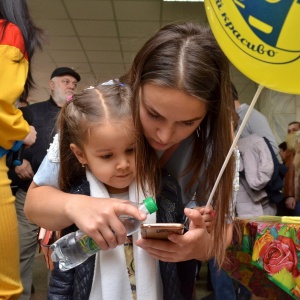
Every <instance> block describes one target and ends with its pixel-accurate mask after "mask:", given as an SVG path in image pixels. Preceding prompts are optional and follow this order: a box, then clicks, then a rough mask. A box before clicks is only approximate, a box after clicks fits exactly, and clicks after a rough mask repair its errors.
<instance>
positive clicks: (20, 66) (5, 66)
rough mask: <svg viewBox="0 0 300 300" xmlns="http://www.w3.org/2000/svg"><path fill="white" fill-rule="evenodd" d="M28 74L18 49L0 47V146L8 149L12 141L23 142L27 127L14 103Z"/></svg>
mask: <svg viewBox="0 0 300 300" xmlns="http://www.w3.org/2000/svg"><path fill="white" fill-rule="evenodd" d="M27 74H28V61H27V60H26V59H25V57H24V55H23V54H22V53H21V51H20V49H18V48H16V47H13V46H9V45H0V146H1V147H3V148H4V149H10V148H11V147H12V146H13V143H14V141H21V140H23V139H24V138H25V137H26V136H27V134H28V133H29V125H28V123H27V122H26V121H25V120H24V119H23V117H22V112H21V111H20V110H19V109H17V108H16V105H15V103H16V101H17V99H18V97H19V96H20V95H21V94H22V92H23V90H24V84H25V81H26V78H27Z"/></svg>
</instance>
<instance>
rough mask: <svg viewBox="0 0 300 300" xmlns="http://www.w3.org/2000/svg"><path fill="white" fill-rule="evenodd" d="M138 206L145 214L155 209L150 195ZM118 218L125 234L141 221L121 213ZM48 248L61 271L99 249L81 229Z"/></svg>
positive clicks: (136, 228) (138, 226)
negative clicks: (124, 229)
mask: <svg viewBox="0 0 300 300" xmlns="http://www.w3.org/2000/svg"><path fill="white" fill-rule="evenodd" d="M132 204H133V205H135V204H134V203H132ZM138 208H139V210H141V211H142V212H144V213H145V214H152V213H154V212H156V211H157V206H156V203H155V202H154V200H153V198H152V197H149V198H146V199H144V201H143V204H141V205H140V206H139V207H138ZM119 218H120V220H121V221H122V223H123V224H124V226H125V228H126V231H127V236H129V235H132V234H133V233H134V232H136V231H137V230H139V228H140V224H141V222H140V221H138V220H137V219H135V218H133V217H131V216H129V215H121V216H119ZM50 248H51V249H52V250H53V252H52V254H51V258H52V260H53V261H54V262H59V268H60V270H61V271H67V270H70V269H72V268H74V267H76V266H78V265H80V264H82V263H83V262H84V261H86V260H87V259H88V258H89V257H90V256H92V255H94V254H95V253H96V252H98V251H99V250H100V248H99V246H98V245H97V244H96V243H95V242H94V240H93V239H92V238H90V237H89V236H87V235H86V234H85V233H83V232H82V231H81V230H77V231H76V232H71V233H69V234H67V235H65V236H63V237H61V238H60V239H59V240H57V241H56V242H55V243H53V244H52V245H51V246H50Z"/></svg>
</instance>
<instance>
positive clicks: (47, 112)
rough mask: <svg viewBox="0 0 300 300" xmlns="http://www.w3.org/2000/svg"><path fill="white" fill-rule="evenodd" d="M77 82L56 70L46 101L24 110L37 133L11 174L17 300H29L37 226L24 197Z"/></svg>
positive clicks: (69, 73)
mask: <svg viewBox="0 0 300 300" xmlns="http://www.w3.org/2000/svg"><path fill="white" fill-rule="evenodd" d="M79 81H80V75H79V74H78V73H77V72H75V71H74V70H73V69H71V68H67V67H60V68H57V69H55V70H54V71H53V73H52V74H51V76H50V98H49V99H48V100H47V101H42V102H39V103H35V104H32V105H30V106H28V108H29V109H30V111H31V112H32V114H33V122H32V125H33V126H34V127H35V129H36V131H37V139H36V142H35V144H34V145H32V146H31V147H30V148H28V149H25V151H24V159H23V163H22V165H20V166H17V167H15V173H16V175H17V176H18V178H19V179H20V180H19V182H18V190H17V192H16V201H15V203H16V210H17V216H18V223H19V239H20V267H21V280H22V284H23V288H24V290H23V293H22V295H21V297H20V299H21V300H25V299H26V300H29V299H30V296H31V289H32V268H33V262H34V256H35V252H36V247H37V230H38V226H37V225H35V224H32V223H30V222H29V221H28V220H27V218H26V217H25V215H24V212H23V208H24V202H25V198H26V193H27V190H28V187H29V185H30V183H31V181H32V178H33V176H34V173H35V172H36V171H37V169H38V168H39V166H40V164H41V162H42V160H43V159H44V157H45V155H46V153H47V149H48V148H49V144H50V142H52V140H53V136H54V135H55V133H56V129H55V126H56V125H55V124H56V119H57V116H58V114H59V111H60V109H61V107H62V106H63V105H64V103H65V102H66V100H67V98H68V96H71V95H73V94H74V91H75V89H76V86H77V83H78V82H79Z"/></svg>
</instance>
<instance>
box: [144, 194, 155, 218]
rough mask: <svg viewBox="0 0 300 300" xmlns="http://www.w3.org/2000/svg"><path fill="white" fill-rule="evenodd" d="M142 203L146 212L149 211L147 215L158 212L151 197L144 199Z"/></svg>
mask: <svg viewBox="0 0 300 300" xmlns="http://www.w3.org/2000/svg"><path fill="white" fill-rule="evenodd" d="M143 202H144V204H145V206H146V208H147V210H148V211H149V214H153V213H154V212H156V211H157V210H158V207H157V205H156V203H155V201H154V199H153V198H152V197H148V198H146V199H145V200H144V201H143Z"/></svg>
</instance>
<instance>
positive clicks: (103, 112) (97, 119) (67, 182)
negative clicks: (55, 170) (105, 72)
mask: <svg viewBox="0 0 300 300" xmlns="http://www.w3.org/2000/svg"><path fill="white" fill-rule="evenodd" d="M130 105H131V89H130V88H129V86H128V85H125V84H120V83H119V82H117V81H114V83H112V82H110V83H109V84H103V85H98V86H96V87H95V88H88V89H85V90H83V91H82V92H80V93H78V94H75V95H73V97H72V99H71V100H69V101H67V103H66V104H65V105H64V106H63V107H62V109H61V111H60V114H59V117H58V132H59V149H60V170H59V187H60V189H61V190H62V191H65V192H69V190H70V187H71V185H72V184H75V183H76V181H77V180H80V179H82V178H83V177H84V176H85V168H83V167H82V165H81V164H80V162H79V161H78V160H77V158H76V156H75V155H74V153H73V152H72V151H71V150H70V144H71V143H74V144H75V145H76V146H77V147H78V148H80V149H83V146H84V144H85V142H86V141H88V139H89V137H90V131H91V129H92V128H93V127H95V126H99V125H100V124H101V123H103V122H104V121H106V120H109V121H122V120H123V119H124V118H128V117H130V118H131V116H132V115H131V106H130Z"/></svg>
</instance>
